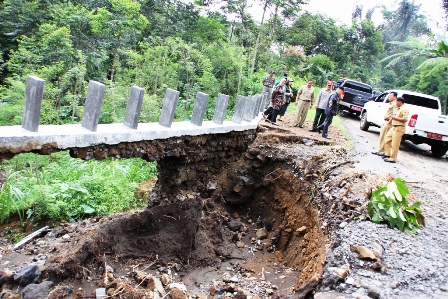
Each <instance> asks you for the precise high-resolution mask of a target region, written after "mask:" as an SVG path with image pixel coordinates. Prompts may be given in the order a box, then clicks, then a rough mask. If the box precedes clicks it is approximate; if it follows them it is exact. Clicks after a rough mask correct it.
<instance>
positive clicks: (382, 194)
mask: <svg viewBox="0 0 448 299" xmlns="http://www.w3.org/2000/svg"><path fill="white" fill-rule="evenodd" d="M408 194H409V190H408V188H407V187H406V181H405V180H403V179H401V178H396V179H394V180H393V181H392V182H383V184H382V185H381V187H380V188H378V189H376V190H374V191H373V192H372V197H371V198H370V201H369V203H368V205H367V212H368V213H369V215H370V218H371V220H372V222H374V223H383V222H387V223H388V225H389V227H391V228H394V227H397V228H398V229H400V230H401V231H404V230H405V229H406V230H408V231H410V232H411V233H416V232H417V229H418V228H420V224H423V215H422V211H421V210H420V205H421V203H420V202H419V201H417V202H415V203H413V204H412V205H409V203H408V202H407V200H406V195H408Z"/></svg>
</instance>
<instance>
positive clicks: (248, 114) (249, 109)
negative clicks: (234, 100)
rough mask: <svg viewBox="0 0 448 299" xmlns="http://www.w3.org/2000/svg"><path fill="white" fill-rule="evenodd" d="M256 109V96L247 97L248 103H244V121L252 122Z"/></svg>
mask: <svg viewBox="0 0 448 299" xmlns="http://www.w3.org/2000/svg"><path fill="white" fill-rule="evenodd" d="M254 109H255V101H254V96H250V97H246V101H245V102H244V112H243V120H244V121H252V116H253V114H254Z"/></svg>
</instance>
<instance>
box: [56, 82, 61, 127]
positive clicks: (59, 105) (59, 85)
mask: <svg viewBox="0 0 448 299" xmlns="http://www.w3.org/2000/svg"><path fill="white" fill-rule="evenodd" d="M56 106H57V108H56V109H57V111H58V113H57V115H56V124H57V125H59V114H61V78H60V77H59V76H58V96H57V98H56Z"/></svg>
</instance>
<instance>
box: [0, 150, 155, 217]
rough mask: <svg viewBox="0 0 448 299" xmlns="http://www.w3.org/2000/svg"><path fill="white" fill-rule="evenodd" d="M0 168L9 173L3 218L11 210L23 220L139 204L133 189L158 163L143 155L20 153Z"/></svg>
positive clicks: (0, 205)
mask: <svg viewBox="0 0 448 299" xmlns="http://www.w3.org/2000/svg"><path fill="white" fill-rule="evenodd" d="M0 167H1V168H4V169H5V170H6V175H7V176H6V180H5V182H4V184H3V185H2V186H1V189H0V220H1V222H2V223H3V222H4V220H5V219H6V218H7V217H8V216H9V215H10V214H12V213H18V215H19V217H20V219H21V221H23V220H25V219H26V218H34V219H41V218H47V217H48V218H49V219H51V220H53V221H59V220H70V219H82V218H84V217H87V216H93V215H96V214H100V213H102V214H105V215H107V214H111V213H116V212H123V211H127V210H130V209H134V208H142V207H144V206H145V204H146V202H145V201H143V200H141V199H138V198H136V197H135V194H134V193H135V189H136V188H137V186H138V184H139V183H140V182H143V181H146V180H148V179H151V178H155V177H156V164H155V163H148V162H146V161H144V160H142V159H123V160H119V159H106V160H102V161H97V160H91V161H84V160H81V159H74V158H71V157H70V156H69V154H68V152H67V151H64V152H59V153H55V154H52V155H51V156H42V155H36V154H20V155H17V156H15V157H14V158H13V159H11V160H9V161H5V162H4V164H2V165H1V166H0Z"/></svg>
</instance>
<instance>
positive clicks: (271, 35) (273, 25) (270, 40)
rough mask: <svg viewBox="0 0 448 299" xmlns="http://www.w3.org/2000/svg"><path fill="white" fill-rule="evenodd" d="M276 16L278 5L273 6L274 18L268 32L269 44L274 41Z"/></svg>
mask: <svg viewBox="0 0 448 299" xmlns="http://www.w3.org/2000/svg"><path fill="white" fill-rule="evenodd" d="M277 15H278V5H277V4H276V5H275V12H274V17H273V18H272V26H271V31H270V32H269V43H272V40H273V39H274V33H275V23H277Z"/></svg>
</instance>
